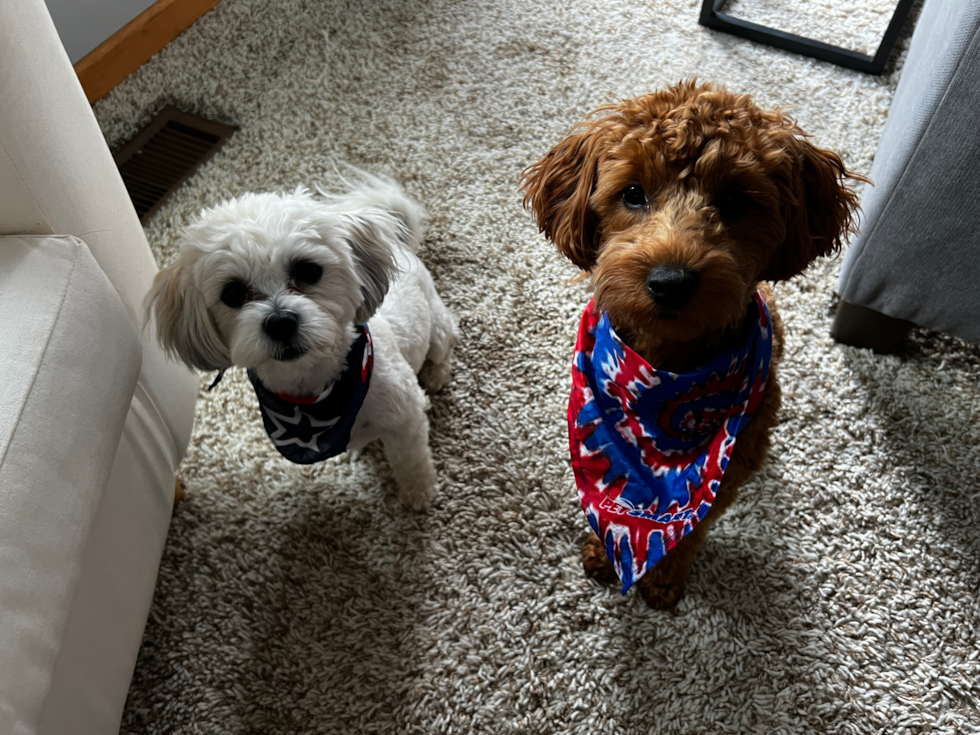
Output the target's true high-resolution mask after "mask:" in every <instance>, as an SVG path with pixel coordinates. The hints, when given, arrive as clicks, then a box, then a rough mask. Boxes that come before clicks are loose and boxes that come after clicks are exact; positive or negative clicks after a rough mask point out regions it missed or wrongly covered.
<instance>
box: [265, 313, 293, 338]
mask: <svg viewBox="0 0 980 735" xmlns="http://www.w3.org/2000/svg"><path fill="white" fill-rule="evenodd" d="M262 328H263V329H265V333H266V334H268V335H269V336H270V337H272V339H274V340H275V341H276V342H280V343H282V344H285V343H287V342H289V341H290V340H291V339H292V338H293V337H295V336H296V331H297V329H298V328H299V320H298V319H297V318H296V315H295V314H292V313H290V312H288V311H280V312H277V313H275V314H273V315H272V316H270V317H269V318H268V319H266V320H265V324H263V325H262Z"/></svg>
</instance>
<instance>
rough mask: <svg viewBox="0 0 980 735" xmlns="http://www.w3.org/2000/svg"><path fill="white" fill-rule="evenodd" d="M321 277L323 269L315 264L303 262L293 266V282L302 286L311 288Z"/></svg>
mask: <svg viewBox="0 0 980 735" xmlns="http://www.w3.org/2000/svg"><path fill="white" fill-rule="evenodd" d="M322 275H323V268H322V267H321V266H319V265H317V264H316V263H310V262H307V261H305V260H304V261H300V262H299V263H296V264H294V265H293V280H294V281H296V283H298V284H300V285H302V286H312V285H313V284H314V283H316V282H317V281H319V280H320V276H322Z"/></svg>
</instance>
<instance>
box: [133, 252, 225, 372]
mask: <svg viewBox="0 0 980 735" xmlns="http://www.w3.org/2000/svg"><path fill="white" fill-rule="evenodd" d="M183 268H184V263H183V261H181V260H178V261H177V262H176V263H174V264H173V265H169V266H167V267H166V268H163V269H162V270H161V271H160V272H159V273H157V275H156V278H154V279H153V287H152V288H151V289H150V293H149V294H147V296H146V302H145V305H146V311H147V317H149V316H150V313H151V312H152V314H153V316H154V317H155V321H156V332H157V339H158V340H159V341H160V344H161V345H162V346H163V349H164V352H166V353H167V355H168V356H169V357H173V358H177V359H179V360H181V361H182V362H184V363H185V364H187V365H188V366H190V367H196V368H198V369H199V370H222V369H224V368H228V367H231V359H230V357H229V356H228V348H227V347H226V346H225V343H224V340H222V338H221V335H220V334H219V333H218V328H217V326H216V325H215V323H214V319H212V317H211V312H209V311H208V308H207V305H206V304H205V303H204V298H203V297H202V296H201V294H200V292H199V291H198V290H197V289H188V288H185V287H184V286H185V284H184V283H183V277H184V274H183ZM146 321H147V324H149V322H150V319H149V318H147V320H146Z"/></svg>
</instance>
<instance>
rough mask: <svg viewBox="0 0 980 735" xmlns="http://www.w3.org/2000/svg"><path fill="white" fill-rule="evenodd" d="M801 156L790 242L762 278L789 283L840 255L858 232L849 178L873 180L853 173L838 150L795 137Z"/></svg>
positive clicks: (790, 219) (774, 256) (790, 211)
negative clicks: (817, 263) (828, 257)
mask: <svg viewBox="0 0 980 735" xmlns="http://www.w3.org/2000/svg"><path fill="white" fill-rule="evenodd" d="M793 141H794V142H795V144H796V145H795V146H794V148H795V152H796V153H797V155H799V157H800V168H799V170H798V173H797V175H796V182H795V188H796V190H795V191H794V192H787V194H788V196H787V198H788V199H790V200H791V201H790V203H789V206H788V216H787V224H786V239H785V240H784V241H783V243H782V244H781V245H780V246H779V248H777V250H776V252H775V253H773V254H772V256H771V257H770V258H769V262H768V264H767V265H766V269H765V271H764V272H763V273H762V276H761V279H762V280H765V281H785V280H788V279H790V278H792V277H793V276H795V275H798V274H800V273H802V272H803V271H804V270H806V267H807V266H808V265H809V264H810V263H811V262H812V261H814V260H816V259H817V258H818V257H820V256H824V255H831V254H837V253H839V252H840V249H841V245H842V244H843V242H844V241H845V240H846V239H847V236H848V235H850V234H853V233H856V232H857V209H858V199H857V194H855V193H854V192H853V191H851V190H850V189H849V188H847V186H845V185H844V181H845V179H854V180H855V181H865V182H868V183H870V180H869V179H867V178H866V177H864V176H861V175H860V174H853V173H851V172H849V171H848V170H847V169H846V168H845V167H844V162H843V161H842V160H841V158H840V156H838V155H837V154H836V153H834V152H833V151H829V150H826V149H823V148H817V147H816V146H814V145H813V144H811V143H810V142H808V141H806V140H803V139H801V138H793Z"/></svg>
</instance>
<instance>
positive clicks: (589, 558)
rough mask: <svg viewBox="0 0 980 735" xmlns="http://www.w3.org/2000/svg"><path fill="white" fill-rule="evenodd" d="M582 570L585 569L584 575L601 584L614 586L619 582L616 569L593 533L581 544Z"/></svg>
mask: <svg viewBox="0 0 980 735" xmlns="http://www.w3.org/2000/svg"><path fill="white" fill-rule="evenodd" d="M582 568H583V569H585V573H586V575H588V576H589V577H592V579H594V580H596V581H597V582H600V583H602V584H616V582H618V581H619V577H618V576H617V575H616V568H615V567H614V566H613V563H612V562H611V561H609V557H608V556H606V550H605V548H603V546H602V541H600V540H599V537H598V536H596V535H595V533H591V534H589V537H588V538H587V539H585V543H584V544H582Z"/></svg>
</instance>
